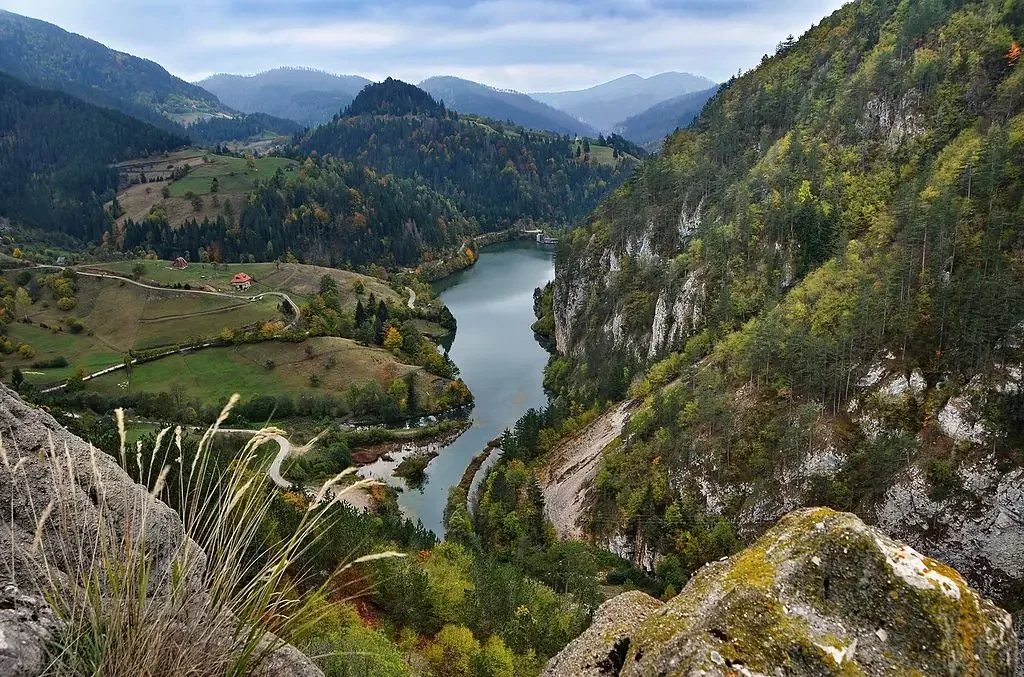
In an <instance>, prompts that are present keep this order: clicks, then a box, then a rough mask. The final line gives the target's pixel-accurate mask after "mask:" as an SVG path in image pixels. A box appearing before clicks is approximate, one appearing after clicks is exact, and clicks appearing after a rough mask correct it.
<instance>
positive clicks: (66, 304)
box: [57, 296, 78, 310]
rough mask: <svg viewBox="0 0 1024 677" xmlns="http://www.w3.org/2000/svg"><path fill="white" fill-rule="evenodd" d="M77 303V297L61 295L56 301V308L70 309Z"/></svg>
mask: <svg viewBox="0 0 1024 677" xmlns="http://www.w3.org/2000/svg"><path fill="white" fill-rule="evenodd" d="M77 305H78V299H77V298H75V297H74V296H63V297H61V299H60V300H59V301H57V308H59V309H60V310H72V309H73V308H74V307H75V306H77Z"/></svg>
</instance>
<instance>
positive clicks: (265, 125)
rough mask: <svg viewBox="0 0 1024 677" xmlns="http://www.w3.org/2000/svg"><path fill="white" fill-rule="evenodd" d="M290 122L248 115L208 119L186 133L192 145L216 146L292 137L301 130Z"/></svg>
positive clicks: (190, 126) (262, 114) (262, 115)
mask: <svg viewBox="0 0 1024 677" xmlns="http://www.w3.org/2000/svg"><path fill="white" fill-rule="evenodd" d="M301 128H302V127H301V125H299V123H297V122H293V121H292V120H286V119H283V118H278V117H274V116H273V115H266V114H265V113H250V114H248V115H242V116H239V117H234V118H222V117H217V118H210V119H208V120H200V121H199V122H196V123H195V124H192V125H189V126H188V128H187V130H186V131H187V132H188V135H189V138H190V139H191V140H192V142H193V143H196V144H201V145H203V146H208V147H209V146H216V145H218V144H221V143H226V142H228V141H240V140H245V139H253V138H260V137H261V136H266V135H269V136H271V137H273V136H292V135H293V134H295V133H296V132H298V131H299V130H300V129H301Z"/></svg>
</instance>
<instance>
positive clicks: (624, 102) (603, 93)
mask: <svg viewBox="0 0 1024 677" xmlns="http://www.w3.org/2000/svg"><path fill="white" fill-rule="evenodd" d="M714 85H715V83H714V82H713V81H712V80H708V79H707V78H703V77H699V76H696V75H691V74H689V73H661V74H659V75H654V76H651V77H649V78H644V77H641V76H639V75H626V76H623V77H621V78H616V79H615V80H612V81H610V82H605V83H603V84H600V85H595V86H594V87H589V88H587V89H580V90H574V91H570V92H540V93H537V94H531V96H532V97H533V98H535V99H537V100H538V101H542V102H544V103H546V104H549V105H551V106H554V107H556V108H559V109H561V110H563V111H565V112H567V113H569V114H570V115H573V116H575V117H577V118H579V119H580V120H583V121H584V122H586V123H587V124H589V125H591V126H592V127H594V128H595V129H597V130H598V131H601V132H609V131H612V130H613V129H615V128H616V126H617V125H619V124H620V123H622V122H623V121H624V120H626V119H627V118H629V117H632V116H634V115H637V114H638V113H641V112H643V111H645V110H647V109H648V108H650V107H651V106H654V105H657V104H659V103H661V102H662V101H666V100H668V99H671V98H673V97H677V96H681V95H683V94H689V93H691V92H697V91H700V90H706V89H708V88H709V87H713V86H714ZM627 138H628V137H627ZM630 140H631V141H632V140H633V139H630Z"/></svg>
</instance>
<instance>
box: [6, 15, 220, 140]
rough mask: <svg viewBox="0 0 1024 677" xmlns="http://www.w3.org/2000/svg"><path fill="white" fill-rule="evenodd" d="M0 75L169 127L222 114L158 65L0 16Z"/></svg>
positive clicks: (210, 99) (206, 96)
mask: <svg viewBox="0 0 1024 677" xmlns="http://www.w3.org/2000/svg"><path fill="white" fill-rule="evenodd" d="M0 70H2V71H4V72H6V73H9V74H11V75H13V76H14V77H16V78H19V79H21V80H24V81H25V82H28V83H29V84H32V85H35V86H38V87H43V88H46V89H59V90H61V91H63V92H67V93H68V94H72V95H74V96H76V97H78V98H80V99H83V100H85V101H88V102H89V103H92V104H95V105H98V106H104V107H107V108H114V109H116V110H119V111H121V112H123V113H127V114H129V115H132V116H134V117H137V118H140V119H142V120H145V121H147V122H150V123H151V124H156V125H158V126H165V127H171V128H172V130H173V131H178V130H177V129H174V128H173V127H172V121H173V122H176V123H185V124H187V123H189V122H192V121H194V120H199V119H203V118H206V117H209V116H211V115H215V114H219V113H222V112H224V110H225V109H224V107H223V106H222V105H221V103H220V102H219V101H218V100H217V97H215V96H214V95H213V94H210V93H209V92H207V91H206V90H204V89H202V88H201V87H197V86H196V85H193V84H190V83H188V82H185V81H184V80H182V79H180V78H176V77H174V76H173V75H171V74H170V73H168V72H167V71H166V70H164V69H163V68H162V67H161V66H160V65H159V64H156V63H153V62H152V61H148V60H146V59H140V58H138V57H135V56H132V55H130V54H124V53H122V52H117V51H114V50H112V49H109V48H108V47H106V46H104V45H102V44H100V43H98V42H96V41H95V40H90V39H88V38H84V37H82V36H81V35H76V34H74V33H69V32H67V31H65V30H63V29H61V28H59V27H57V26H54V25H53V24H49V23H46V22H45V21H39V20H36V19H30V18H28V17H24V16H20V15H18V14H13V13H11V12H6V11H3V10H0Z"/></svg>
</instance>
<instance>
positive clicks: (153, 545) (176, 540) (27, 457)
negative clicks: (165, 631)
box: [0, 385, 323, 677]
mask: <svg viewBox="0 0 1024 677" xmlns="http://www.w3.org/2000/svg"><path fill="white" fill-rule="evenodd" d="M0 435H2V439H3V450H4V452H5V458H4V459H3V461H4V462H3V463H0V506H3V508H2V510H0V514H2V515H3V518H2V519H3V525H2V528H0V552H3V553H4V555H3V557H2V558H0V562H2V563H0V576H2V577H3V583H4V585H5V586H6V587H4V589H3V591H2V592H0V675H4V676H5V677H35V676H36V675H39V674H40V673H41V672H42V671H43V669H44V668H45V661H46V656H45V654H44V652H43V651H42V646H41V645H42V643H43V642H45V641H47V640H49V639H50V638H52V637H53V636H54V634H55V633H57V632H59V630H60V627H61V625H60V622H59V620H58V619H57V618H56V617H55V615H54V614H53V611H52V609H50V607H49V606H48V605H47V604H46V602H44V601H43V600H41V599H40V598H39V595H38V592H39V590H40V587H41V585H40V581H41V576H42V575H43V574H42V572H41V571H40V570H39V569H38V566H37V565H36V564H35V563H36V562H38V561H39V556H38V555H36V556H32V555H31V554H30V552H31V548H32V544H33V541H34V539H35V537H36V525H37V519H38V516H39V514H40V513H42V512H44V509H45V507H46V506H47V504H48V503H50V501H51V498H53V497H54V496H55V494H56V492H57V491H61V492H64V493H63V494H62V496H63V498H62V499H61V503H60V504H61V505H63V506H67V507H69V509H68V510H66V511H63V514H61V515H60V521H61V529H62V530H65V533H69V532H70V533H82V534H85V535H86V537H90V536H92V535H93V534H96V533H97V530H98V529H99V528H100V525H101V518H100V511H99V509H98V507H97V506H98V502H99V496H98V492H101V493H102V494H103V501H104V504H105V505H106V506H107V510H106V512H105V514H104V517H103V526H104V528H105V529H109V530H113V533H116V535H117V540H120V539H122V538H125V534H126V532H128V531H129V530H130V529H131V526H132V525H131V524H130V520H129V519H128V516H134V513H133V511H132V510H131V507H130V506H134V505H141V504H143V503H144V502H145V501H144V500H142V499H143V497H145V496H146V491H145V489H144V488H143V487H142V486H140V485H138V484H136V483H135V482H133V481H132V479H131V478H130V477H128V475H127V474H126V473H125V472H124V471H123V470H122V469H121V467H120V466H118V464H117V463H116V462H115V461H114V460H113V459H112V458H110V457H108V456H107V455H106V454H104V453H102V452H96V453H95V454H93V453H90V448H89V444H88V443H86V442H84V441H83V440H81V439H80V438H78V437H75V436H74V435H72V434H71V433H69V432H68V431H67V430H65V429H64V428H63V427H61V426H60V425H59V424H58V423H57V422H56V421H55V420H54V419H53V417H52V416H50V415H49V414H47V413H46V412H44V411H42V410H40V409H35V408H32V407H29V406H28V405H26V404H25V403H24V402H23V401H22V400H21V399H20V398H19V397H18V396H17V394H16V393H14V392H13V391H11V390H10V389H8V388H6V387H4V386H3V385H0ZM51 440H52V446H51ZM51 449H56V450H57V452H58V453H59V454H61V455H64V456H65V458H64V459H61V462H62V463H64V464H66V465H68V466H71V467H73V468H74V469H75V474H76V476H77V478H78V483H77V484H76V485H74V486H67V482H66V481H64V482H59V485H58V480H57V479H55V477H54V475H53V474H51V467H52V464H51V461H50V460H49V458H48V455H49V454H50V450H51ZM18 464H20V466H19V465H18ZM15 466H17V468H18V470H17V476H16V477H17V481H12V479H13V478H14V477H15V475H13V474H12V472H11V469H12V467H15ZM97 476H98V477H99V479H100V481H98V482H95V481H94V480H93V478H94V477H97ZM26 489H27V490H26ZM12 516H13V519H12ZM146 519H147V522H148V523H147V526H146V529H145V532H146V534H147V537H146V538H147V541H146V544H145V547H146V550H147V552H148V555H149V558H150V562H151V563H152V571H153V574H154V576H156V575H157V574H159V573H161V572H165V571H167V569H168V567H169V566H170V564H171V561H172V558H173V556H174V553H175V552H176V551H177V550H178V548H179V546H180V545H181V543H182V539H183V538H184V537H185V534H184V527H183V525H182V523H181V521H180V519H179V518H178V515H177V513H175V511H174V510H172V509H171V508H170V507H168V506H167V505H165V504H163V503H161V502H160V501H156V503H155V504H154V505H153V506H152V507H151V508H150V510H149V511H148V514H147V518H146ZM56 521H57V519H56V517H54V518H53V519H51V520H49V521H48V522H47V523H46V529H45V530H44V531H43V532H41V536H42V540H41V552H42V553H43V554H44V555H45V557H46V558H47V560H48V561H49V562H50V566H51V570H56V572H57V575H61V576H66V577H68V578H72V579H80V578H81V577H82V575H83V572H82V571H81V568H82V564H81V561H80V558H81V557H82V556H81V555H77V554H76V553H74V552H68V551H67V550H66V549H65V548H63V547H61V545H60V542H59V540H58V539H55V538H48V537H49V536H51V535H52V533H53V529H51V525H52V524H53V523H54V522H56ZM135 529H136V530H138V524H136V525H135ZM196 563H197V566H204V563H203V559H202V558H198V559H197V562H196ZM268 639H269V636H268ZM214 641H216V640H215V639H214ZM263 673H264V674H267V675H275V676H276V675H282V676H296V677H317V676H319V677H322V676H323V673H322V672H321V671H320V670H319V668H317V667H316V666H315V665H313V664H312V662H311V661H310V660H309V659H308V658H306V657H305V656H304V655H302V654H301V653H300V652H299V651H297V650H296V649H294V648H293V647H291V646H284V647H282V648H281V649H279V650H277V651H276V652H275V653H273V654H272V655H271V656H269V657H268V659H267V660H266V661H265V665H264V669H263Z"/></svg>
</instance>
